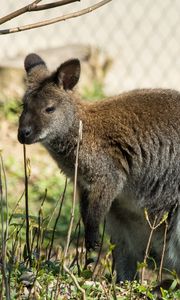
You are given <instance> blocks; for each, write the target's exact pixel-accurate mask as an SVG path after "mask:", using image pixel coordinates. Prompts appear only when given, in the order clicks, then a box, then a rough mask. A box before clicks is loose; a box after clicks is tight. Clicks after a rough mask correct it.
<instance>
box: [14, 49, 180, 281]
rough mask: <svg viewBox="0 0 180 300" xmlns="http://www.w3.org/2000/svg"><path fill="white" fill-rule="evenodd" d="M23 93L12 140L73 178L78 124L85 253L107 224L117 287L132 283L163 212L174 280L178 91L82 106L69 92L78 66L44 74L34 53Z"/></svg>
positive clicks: (159, 233) (179, 218)
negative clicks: (35, 147) (46, 156)
mask: <svg viewBox="0 0 180 300" xmlns="http://www.w3.org/2000/svg"><path fill="white" fill-rule="evenodd" d="M24 65H25V70H26V72H27V90H26V92H25V95H24V98H23V111H22V114H21V116H20V119H19V129H18V140H19V142H20V143H22V144H32V143H36V142H41V143H42V145H44V147H45V148H46V149H47V150H48V152H49V153H50V155H51V156H52V157H53V159H54V160H55V161H56V163H57V165H58V166H59V168H60V169H61V170H62V171H63V172H64V174H66V176H68V177H70V178H71V179H73V177H74V169H75V159H76V149H77V143H78V131H79V122H80V120H81V121H82V124H83V130H82V140H81V142H80V147H79V157H78V159H79V161H78V179H77V185H78V189H79V195H80V209H81V216H82V220H83V223H84V227H85V245H86V248H87V249H88V250H91V249H96V247H98V245H99V225H100V223H101V222H102V221H103V220H104V219H106V224H107V226H106V227H107V231H108V233H109V234H110V236H111V241H112V243H113V244H114V245H115V249H114V251H113V259H114V266H115V270H116V274H117V281H124V280H133V279H134V276H135V274H136V270H137V262H142V261H143V259H144V255H145V250H146V246H147V242H148V239H149V235H150V230H151V229H150V226H149V224H148V222H147V220H146V218H145V213H144V211H145V209H146V210H147V212H148V216H149V218H150V220H151V221H152V220H154V218H155V217H157V220H160V219H161V218H162V216H163V215H164V213H165V212H166V213H168V219H167V222H168V231H167V238H166V249H165V256H164V267H165V268H167V269H174V270H176V272H177V274H178V275H180V256H179V254H180V93H179V92H177V91H175V90H170V89H138V90H134V91H130V92H125V93H122V94H120V95H119V96H115V97H111V98H107V99H105V100H102V101H100V102H95V103H87V102H83V100H82V99H80V97H79V96H78V94H77V93H76V92H75V89H74V87H75V86H76V84H77V83H78V80H79V77H80V62H79V60H78V59H70V60H68V61H66V62H64V63H63V64H61V65H60V66H59V67H58V68H57V70H56V71H55V72H54V73H52V74H51V73H50V72H49V71H48V69H47V66H46V64H45V62H44V61H43V60H42V59H41V58H40V57H39V56H38V55H36V54H29V55H28V56H27V57H26V59H25V63H24ZM158 222H159V221H158ZM164 228H165V226H164V223H162V224H161V225H160V226H158V228H157V229H156V230H155V232H154V235H153V239H152V241H151V251H150V254H149V255H150V256H152V257H153V258H154V259H155V261H156V263H157V264H158V263H159V262H160V260H161V254H162V249H163V244H164V242H163V240H164Z"/></svg>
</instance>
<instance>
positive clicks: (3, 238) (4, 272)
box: [0, 154, 11, 300]
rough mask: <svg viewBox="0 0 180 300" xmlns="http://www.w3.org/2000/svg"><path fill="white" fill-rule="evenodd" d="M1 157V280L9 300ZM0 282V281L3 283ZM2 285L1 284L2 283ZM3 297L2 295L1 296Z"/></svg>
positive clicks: (6, 232) (6, 231)
mask: <svg viewBox="0 0 180 300" xmlns="http://www.w3.org/2000/svg"><path fill="white" fill-rule="evenodd" d="M0 157H1V164H0V202H1V206H0V207H1V225H2V233H1V239H2V254H1V255H2V279H3V280H4V283H5V293H6V299H7V300H10V299H11V297H10V288H9V284H8V276H7V266H6V241H7V234H8V205H7V182H6V175H5V169H4V164H3V159H2V155H1V154H0ZM2 173H3V177H4V185H5V202H6V230H4V207H3V183H2ZM3 280H2V281H3ZM2 285H3V282H2ZM2 297H3V295H2Z"/></svg>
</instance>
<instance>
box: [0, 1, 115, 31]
mask: <svg viewBox="0 0 180 300" xmlns="http://www.w3.org/2000/svg"><path fill="white" fill-rule="evenodd" d="M111 1H112V0H102V1H100V2H98V3H97V4H94V5H92V6H89V7H87V8H85V9H82V10H79V11H76V12H73V13H70V14H67V15H63V16H60V17H56V18H52V19H50V20H44V21H41V22H37V23H32V24H28V25H23V26H18V27H14V28H8V29H3V30H0V34H9V33H15V32H20V31H25V30H30V29H35V28H38V27H43V26H47V25H51V24H54V23H58V22H61V21H65V20H68V19H72V18H76V17H79V16H82V15H85V14H88V13H90V12H92V11H94V10H96V9H98V8H100V7H101V6H103V5H105V4H107V3H109V2H111Z"/></svg>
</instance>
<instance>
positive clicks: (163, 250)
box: [158, 220, 168, 282]
mask: <svg viewBox="0 0 180 300" xmlns="http://www.w3.org/2000/svg"><path fill="white" fill-rule="evenodd" d="M167 231H168V222H167V220H165V229H164V241H163V249H162V255H161V262H160V267H159V274H158V280H159V282H161V281H162V269H163V262H164V255H165V251H166V240H167Z"/></svg>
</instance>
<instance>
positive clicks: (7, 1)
mask: <svg viewBox="0 0 180 300" xmlns="http://www.w3.org/2000/svg"><path fill="white" fill-rule="evenodd" d="M28 2H30V1H24V0H21V1H14V0H1V5H0V6H1V10H0V15H1V16H3V15H5V14H6V13H7V12H10V11H12V10H14V9H15V8H16V9H17V7H18V6H20V5H23V4H25V3H28ZM45 2H46V1H45ZM96 2H97V1H95V0H94V1H93V0H81V1H80V2H76V3H74V4H71V5H68V6H66V7H59V8H56V9H53V10H49V11H44V12H36V13H35V12H33V13H31V14H26V15H24V16H21V17H19V18H17V19H14V20H13V21H12V22H11V23H10V22H9V23H7V24H4V25H3V26H1V27H2V28H6V27H8V26H9V25H17V24H18V25H20V24H24V23H32V22H34V21H37V20H39V19H47V18H50V17H55V16H58V15H60V14H63V13H67V12H72V11H75V10H79V9H81V8H83V7H85V6H88V5H90V4H93V3H96ZM179 12H180V1H179V0H163V1H162V0H156V1H152V0H126V1H124V0H113V1H112V2H110V3H109V4H107V5H105V6H104V7H102V8H100V9H99V10H97V11H95V12H93V13H89V14H87V15H85V16H83V17H79V18H75V19H71V20H67V21H65V22H61V23H58V24H54V25H51V26H48V27H44V28H40V29H35V30H31V31H25V32H22V33H17V34H11V35H7V36H1V37H0V41H1V43H0V45H1V46H0V60H3V59H4V58H5V57H13V56H15V55H17V53H20V52H21V53H23V55H25V54H27V53H29V52H31V51H35V50H37V49H40V48H41V49H46V48H53V47H57V46H58V47H59V46H64V45H66V44H88V45H93V46H95V47H98V48H99V49H101V50H103V51H105V52H106V53H107V55H108V56H109V57H111V58H112V65H111V67H110V69H109V72H107V75H106V78H105V90H106V92H107V93H108V94H115V93H118V92H120V91H122V90H128V89H132V88H137V87H169V88H176V89H180V17H179Z"/></svg>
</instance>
